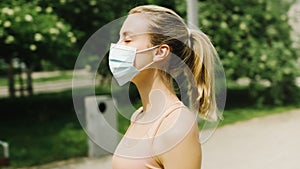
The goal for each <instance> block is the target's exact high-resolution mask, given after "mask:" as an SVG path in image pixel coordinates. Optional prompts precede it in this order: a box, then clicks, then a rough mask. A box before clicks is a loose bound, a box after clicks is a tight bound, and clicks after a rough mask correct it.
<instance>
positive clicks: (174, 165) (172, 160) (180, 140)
mask: <svg viewBox="0 0 300 169" xmlns="http://www.w3.org/2000/svg"><path fill="white" fill-rule="evenodd" d="M181 113H183V114H181ZM184 113H185V114H184ZM189 113H191V112H189ZM174 120H175V121H176V122H174ZM171 124H173V125H172V126H171V127H170V125H171ZM198 133H199V130H198V125H197V122H196V119H195V117H194V116H193V115H191V114H189V115H187V112H186V111H177V112H175V113H174V114H172V116H170V117H168V118H167V119H166V120H165V121H164V123H163V125H162V126H161V129H160V137H161V138H158V139H155V140H156V142H155V144H154V146H155V150H156V152H161V154H159V153H158V155H157V156H156V158H157V160H158V161H160V163H161V164H162V165H163V166H164V168H165V169H187V168H188V169H200V167H201V145H200V143H199V135H198Z"/></svg>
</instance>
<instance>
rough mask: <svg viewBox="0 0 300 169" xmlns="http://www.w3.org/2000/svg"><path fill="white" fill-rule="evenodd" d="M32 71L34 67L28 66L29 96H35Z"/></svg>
mask: <svg viewBox="0 0 300 169" xmlns="http://www.w3.org/2000/svg"><path fill="white" fill-rule="evenodd" d="M32 70H33V66H31V65H27V66H26V75H27V92H28V95H29V96H32V95H33V85H32Z"/></svg>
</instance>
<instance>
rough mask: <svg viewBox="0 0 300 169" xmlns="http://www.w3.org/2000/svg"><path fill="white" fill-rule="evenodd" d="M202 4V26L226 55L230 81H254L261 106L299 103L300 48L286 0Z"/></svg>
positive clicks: (212, 0) (253, 94)
mask: <svg viewBox="0 0 300 169" xmlns="http://www.w3.org/2000/svg"><path fill="white" fill-rule="evenodd" d="M199 4H200V15H199V20H200V28H201V29H203V31H204V32H206V33H208V34H209V35H210V36H211V37H212V40H213V42H214V43H215V45H216V46H217V50H218V52H219V54H220V57H221V59H222V63H223V66H224V68H225V73H226V76H227V79H229V80H231V81H235V80H237V79H238V78H240V77H248V78H249V79H251V82H250V86H249V87H250V88H249V90H250V91H251V94H250V97H251V99H253V100H255V101H256V103H257V104H272V105H281V104H285V103H288V102H296V101H297V98H299V94H298V93H299V89H298V88H297V87H296V85H295V78H296V77H297V76H298V75H299V74H297V72H298V71H297V68H296V67H297V66H296V60H297V58H298V56H297V54H296V50H295V49H293V48H292V41H291V39H290V32H291V27H290V26H289V24H288V16H287V11H288V9H289V7H290V5H291V3H288V2H287V1H281V0H276V1H273V0H258V1H252V0H244V1H240V0H227V1H222V0H206V1H201V2H199Z"/></svg>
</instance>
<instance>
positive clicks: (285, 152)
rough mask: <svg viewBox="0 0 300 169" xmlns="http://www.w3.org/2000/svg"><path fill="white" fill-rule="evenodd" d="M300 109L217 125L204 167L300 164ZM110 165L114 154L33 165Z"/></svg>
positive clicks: (61, 168)
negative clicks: (221, 125)
mask: <svg viewBox="0 0 300 169" xmlns="http://www.w3.org/2000/svg"><path fill="white" fill-rule="evenodd" d="M299 129H300V109H298V110H293V111H290V112H287V113H281V114H275V115H270V116H266V117H262V118H254V119H252V120H249V121H245V122H238V123H236V124H232V125H227V126H224V127H221V128H218V129H217V130H216V132H215V133H214V135H213V137H211V138H210V140H208V141H207V142H206V143H205V144H203V147H202V148H203V152H202V154H203V165H202V169H298V168H300V164H299V162H298V161H299V157H300V132H299ZM37 168H39V169H46V168H47V169H48V168H51V169H111V156H105V157H102V158H99V159H88V158H82V159H75V160H69V161H65V162H58V163H52V164H48V165H44V166H39V167H35V168H31V169H37Z"/></svg>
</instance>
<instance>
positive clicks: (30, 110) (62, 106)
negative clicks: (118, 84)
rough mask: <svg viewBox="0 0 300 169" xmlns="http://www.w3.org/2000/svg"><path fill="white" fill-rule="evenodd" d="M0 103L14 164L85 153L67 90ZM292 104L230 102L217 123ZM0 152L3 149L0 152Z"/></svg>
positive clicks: (1, 131)
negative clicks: (237, 104)
mask: <svg viewBox="0 0 300 169" xmlns="http://www.w3.org/2000/svg"><path fill="white" fill-rule="evenodd" d="M108 92H109V90H108V88H98V89H97V93H98V94H100V93H106V94H107V93H108ZM229 103H230V100H229ZM0 105H1V111H0V113H1V118H0V140H4V141H7V142H9V144H10V155H11V165H12V166H13V167H24V166H32V165H40V164H43V163H47V162H51V161H56V160H62V159H67V158H72V157H80V156H86V155H87V138H86V134H85V132H84V131H83V129H82V127H81V126H80V124H79V122H78V120H77V117H76V114H75V112H74V109H73V102H72V95H71V91H70V90H68V91H65V92H61V93H52V94H40V95H36V96H32V97H25V98H16V99H0ZM295 108H299V105H298V106H297V105H289V106H282V107H264V108H259V109H257V108H255V107H253V106H250V105H247V106H246V105H243V104H241V106H231V107H229V108H228V109H227V108H225V111H224V118H225V119H224V121H222V122H221V123H220V126H223V125H227V124H231V123H234V122H237V121H241V120H247V119H250V118H253V117H259V116H265V115H268V114H273V113H280V112H285V111H288V110H291V109H295ZM118 123H119V126H118V130H119V131H120V132H121V133H124V132H125V131H126V129H127V127H128V125H129V121H128V120H127V119H124V118H123V117H122V116H119V118H118ZM0 151H1V149H0ZM1 153H2V151H1V152H0V156H2V154H1Z"/></svg>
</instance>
